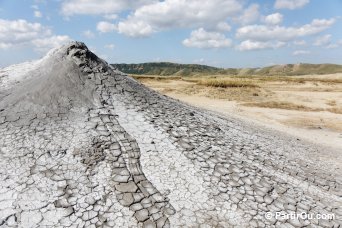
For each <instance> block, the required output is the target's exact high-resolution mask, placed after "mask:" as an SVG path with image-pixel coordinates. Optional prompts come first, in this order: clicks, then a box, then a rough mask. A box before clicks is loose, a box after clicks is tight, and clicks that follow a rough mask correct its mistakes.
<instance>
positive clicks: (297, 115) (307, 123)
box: [142, 74, 342, 151]
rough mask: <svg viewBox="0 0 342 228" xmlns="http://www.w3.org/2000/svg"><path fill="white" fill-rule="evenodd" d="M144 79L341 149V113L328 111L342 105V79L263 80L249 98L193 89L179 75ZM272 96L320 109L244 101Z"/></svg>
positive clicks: (198, 102) (184, 97) (200, 103)
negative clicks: (287, 107) (306, 109)
mask: <svg viewBox="0 0 342 228" xmlns="http://www.w3.org/2000/svg"><path fill="white" fill-rule="evenodd" d="M301 78H304V79H305V78H311V79H312V78H317V79H322V78H324V79H341V78H342V74H334V75H324V76H321V75H308V76H301ZM142 83H143V84H145V85H147V86H149V87H150V88H152V89H154V90H157V91H159V92H161V93H163V94H165V95H167V96H170V97H172V98H175V99H178V100H180V101H183V102H185V103H188V104H190V105H194V106H197V107H200V108H204V109H207V110H210V111H214V112H218V113H220V114H223V115H225V116H227V117H229V116H233V117H235V118H240V119H243V120H247V121H252V122H253V123H255V124H260V125H263V126H266V127H268V128H272V129H274V130H278V131H281V132H285V133H287V134H290V135H292V136H295V137H297V138H299V139H304V140H307V141H310V142H312V143H315V144H319V145H323V146H327V147H331V148H332V149H334V150H340V151H341V150H342V114H339V113H334V112H331V111H328V110H329V109H330V108H335V109H336V108H337V109H340V108H341V107H342V84H341V83H319V82H318V83H317V82H305V83H286V82H277V81H276V82H269V83H266V84H263V86H262V88H261V91H260V90H259V92H258V93H259V94H260V95H259V96H258V97H256V98H252V99H249V98H248V97H247V95H246V97H247V98H243V99H241V97H239V98H236V97H234V96H232V97H230V98H229V99H219V98H215V96H213V95H212V94H213V92H212V91H207V93H206V92H203V91H205V90H203V88H200V89H198V92H193V91H196V89H194V85H196V83H193V82H188V81H182V80H179V79H178V80H177V79H175V80H174V79H173V80H142ZM189 88H191V89H192V90H191V91H192V92H191V93H189V92H188V90H189ZM229 89H230V88H227V89H226V90H229ZM241 94H243V93H241ZM253 99H254V100H253ZM269 100H272V101H284V102H290V103H294V104H297V105H304V106H305V107H308V108H312V109H317V110H316V111H303V110H287V109H279V108H261V107H253V106H252V107H249V106H244V105H242V104H243V103H244V101H247V102H248V101H249V102H250V101H252V102H256V103H257V102H261V101H262V102H265V101H269ZM319 110H320V111H319Z"/></svg>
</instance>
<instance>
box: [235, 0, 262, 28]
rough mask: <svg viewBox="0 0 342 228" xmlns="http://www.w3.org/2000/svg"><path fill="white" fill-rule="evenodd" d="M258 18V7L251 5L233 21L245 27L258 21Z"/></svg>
mask: <svg viewBox="0 0 342 228" xmlns="http://www.w3.org/2000/svg"><path fill="white" fill-rule="evenodd" d="M259 17H260V13H259V5H258V4H251V5H250V6H249V7H248V8H247V9H245V10H244V11H243V13H242V15H241V16H240V17H238V18H235V21H236V22H238V23H240V24H243V25H247V24H250V23H252V22H255V21H256V20H258V19H259Z"/></svg>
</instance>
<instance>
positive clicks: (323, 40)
mask: <svg viewBox="0 0 342 228" xmlns="http://www.w3.org/2000/svg"><path fill="white" fill-rule="evenodd" d="M330 41H331V35H330V34H327V35H324V36H319V37H317V38H316V40H315V42H314V45H315V46H323V45H327V44H329V43H330Z"/></svg>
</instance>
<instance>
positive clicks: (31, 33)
mask: <svg viewBox="0 0 342 228" xmlns="http://www.w3.org/2000/svg"><path fill="white" fill-rule="evenodd" d="M51 34H52V32H51V30H50V29H48V28H46V27H44V26H42V25H41V24H40V23H29V22H27V21H26V20H14V21H10V20H3V19H0V43H1V44H2V45H1V46H3V47H4V46H7V47H10V46H12V45H15V44H22V43H25V42H29V41H31V40H33V39H36V38H40V37H42V36H49V35H51Z"/></svg>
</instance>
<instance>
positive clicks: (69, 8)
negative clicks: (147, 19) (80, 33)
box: [62, 0, 157, 16]
mask: <svg viewBox="0 0 342 228" xmlns="http://www.w3.org/2000/svg"><path fill="white" fill-rule="evenodd" d="M153 2H157V0H115V1H113V0H102V1H98V0H64V1H63V3H62V13H63V14H64V15H65V16H72V15H77V14H88V15H99V14H102V15H103V14H113V13H118V12H121V11H123V10H128V9H135V8H137V7H139V6H142V5H146V4H149V3H153Z"/></svg>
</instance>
